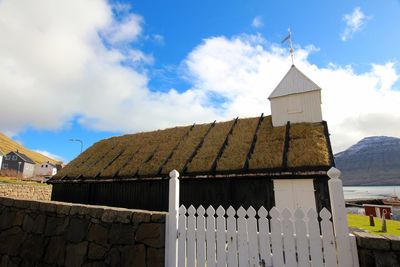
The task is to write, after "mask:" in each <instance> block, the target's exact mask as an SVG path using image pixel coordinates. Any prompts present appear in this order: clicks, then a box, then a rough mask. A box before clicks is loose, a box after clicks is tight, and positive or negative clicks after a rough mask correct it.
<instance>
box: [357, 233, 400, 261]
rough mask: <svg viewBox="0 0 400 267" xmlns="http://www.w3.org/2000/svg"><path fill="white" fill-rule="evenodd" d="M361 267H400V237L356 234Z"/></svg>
mask: <svg viewBox="0 0 400 267" xmlns="http://www.w3.org/2000/svg"><path fill="white" fill-rule="evenodd" d="M354 235H355V236H356V240H357V249H358V257H359V260H360V266H361V267H364V266H365V267H386V266H387V267H392V266H400V236H394V235H373V234H369V233H361V232H355V233H354Z"/></svg>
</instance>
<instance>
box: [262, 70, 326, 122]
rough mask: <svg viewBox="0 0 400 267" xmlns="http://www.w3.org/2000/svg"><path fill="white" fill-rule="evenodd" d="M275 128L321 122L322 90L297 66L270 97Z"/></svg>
mask: <svg viewBox="0 0 400 267" xmlns="http://www.w3.org/2000/svg"><path fill="white" fill-rule="evenodd" d="M268 99H269V100H270V101H271V115H272V125H273V126H274V127H277V126H283V125H286V123H287V122H288V121H289V122H290V123H298V122H321V121H322V110H321V88H320V87H319V86H318V85H317V84H315V83H314V82H313V81H311V80H310V79H309V78H308V77H307V76H305V75H304V74H303V73H302V72H301V71H299V69H297V67H296V66H295V65H292V66H291V68H290V70H289V71H288V73H287V74H286V75H285V77H283V79H282V81H281V82H280V83H279V84H278V86H277V87H276V88H275V90H274V91H273V92H272V93H271V95H270V96H269V97H268Z"/></svg>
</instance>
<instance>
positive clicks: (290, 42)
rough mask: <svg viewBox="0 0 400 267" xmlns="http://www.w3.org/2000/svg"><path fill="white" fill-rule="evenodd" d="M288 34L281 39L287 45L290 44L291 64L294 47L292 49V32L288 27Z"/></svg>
mask: <svg viewBox="0 0 400 267" xmlns="http://www.w3.org/2000/svg"><path fill="white" fill-rule="evenodd" d="M288 32H289V34H288V36H286V37H285V38H284V39H283V40H282V42H281V43H282V44H283V43H286V42H288V43H289V46H290V57H291V58H292V65H294V59H293V58H294V49H293V43H292V32H291V31H290V28H289V29H288Z"/></svg>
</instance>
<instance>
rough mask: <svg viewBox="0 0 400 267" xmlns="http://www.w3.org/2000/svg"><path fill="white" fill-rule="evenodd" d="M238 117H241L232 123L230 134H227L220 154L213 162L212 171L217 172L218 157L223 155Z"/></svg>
mask: <svg viewBox="0 0 400 267" xmlns="http://www.w3.org/2000/svg"><path fill="white" fill-rule="evenodd" d="M238 119H239V117H236V119H235V121H234V122H233V124H232V127H231V129H230V130H229V132H228V134H227V135H226V138H225V141H224V143H223V144H222V146H221V149H220V150H219V152H218V155H217V157H216V158H215V160H214V162H213V164H212V167H211V172H215V170H216V169H217V163H218V159H219V158H220V157H221V156H222V153H224V150H225V147H226V145H227V143H228V139H229V136H230V135H231V134H232V132H233V129H234V128H235V125H236V123H237V121H238Z"/></svg>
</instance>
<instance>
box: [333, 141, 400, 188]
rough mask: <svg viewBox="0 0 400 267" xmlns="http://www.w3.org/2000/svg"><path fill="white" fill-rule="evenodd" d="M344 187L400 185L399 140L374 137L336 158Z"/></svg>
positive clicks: (360, 142) (337, 155) (339, 154)
mask: <svg viewBox="0 0 400 267" xmlns="http://www.w3.org/2000/svg"><path fill="white" fill-rule="evenodd" d="M335 163H336V167H337V168H339V169H340V170H341V171H342V179H343V184H344V185H400V138H395V137H387V136H372V137H367V138H364V139H362V140H361V141H359V142H358V143H357V144H355V145H353V146H351V147H350V148H349V149H347V150H345V151H343V152H340V153H338V154H336V155H335Z"/></svg>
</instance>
